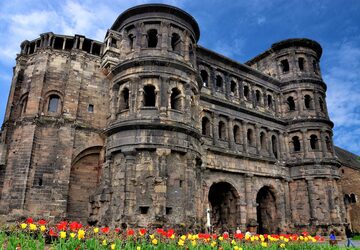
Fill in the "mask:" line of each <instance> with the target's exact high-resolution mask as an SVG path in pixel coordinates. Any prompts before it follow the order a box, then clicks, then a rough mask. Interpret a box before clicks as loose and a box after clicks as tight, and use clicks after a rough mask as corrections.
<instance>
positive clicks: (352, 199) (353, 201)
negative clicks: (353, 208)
mask: <svg viewBox="0 0 360 250" xmlns="http://www.w3.org/2000/svg"><path fill="white" fill-rule="evenodd" d="M350 200H351V203H356V195H355V194H350Z"/></svg>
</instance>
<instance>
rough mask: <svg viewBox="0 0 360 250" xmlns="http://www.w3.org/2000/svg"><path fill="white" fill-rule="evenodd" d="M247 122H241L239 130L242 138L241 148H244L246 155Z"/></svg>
mask: <svg viewBox="0 0 360 250" xmlns="http://www.w3.org/2000/svg"><path fill="white" fill-rule="evenodd" d="M247 124H248V123H247V122H246V121H243V122H242V126H241V130H242V136H243V140H242V141H243V148H244V152H245V153H248V141H247Z"/></svg>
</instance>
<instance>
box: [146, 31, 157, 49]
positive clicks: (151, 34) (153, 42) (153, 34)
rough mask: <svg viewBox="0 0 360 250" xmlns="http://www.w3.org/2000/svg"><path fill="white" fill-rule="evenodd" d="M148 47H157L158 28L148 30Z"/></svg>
mask: <svg viewBox="0 0 360 250" xmlns="http://www.w3.org/2000/svg"><path fill="white" fill-rule="evenodd" d="M147 42H148V48H156V46H157V43H158V37H157V30H156V29H151V30H148V32H147Z"/></svg>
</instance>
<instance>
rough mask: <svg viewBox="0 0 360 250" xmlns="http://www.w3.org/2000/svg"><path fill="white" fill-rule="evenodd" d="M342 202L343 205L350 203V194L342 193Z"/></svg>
mask: <svg viewBox="0 0 360 250" xmlns="http://www.w3.org/2000/svg"><path fill="white" fill-rule="evenodd" d="M344 203H345V205H349V204H350V203H351V198H350V195H348V194H345V195H344Z"/></svg>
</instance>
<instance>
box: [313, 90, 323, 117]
mask: <svg viewBox="0 0 360 250" xmlns="http://www.w3.org/2000/svg"><path fill="white" fill-rule="evenodd" d="M314 107H315V112H316V117H318V116H319V113H320V112H321V111H320V107H319V96H318V91H317V90H315V91H314Z"/></svg>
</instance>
